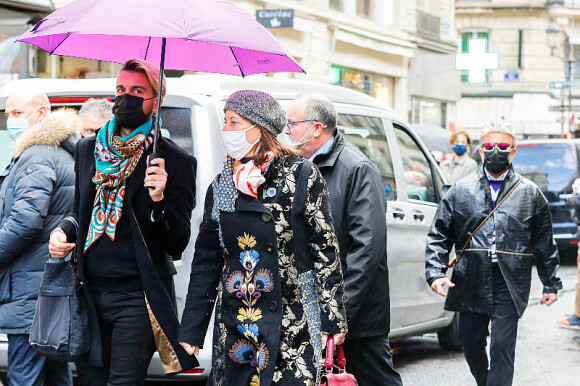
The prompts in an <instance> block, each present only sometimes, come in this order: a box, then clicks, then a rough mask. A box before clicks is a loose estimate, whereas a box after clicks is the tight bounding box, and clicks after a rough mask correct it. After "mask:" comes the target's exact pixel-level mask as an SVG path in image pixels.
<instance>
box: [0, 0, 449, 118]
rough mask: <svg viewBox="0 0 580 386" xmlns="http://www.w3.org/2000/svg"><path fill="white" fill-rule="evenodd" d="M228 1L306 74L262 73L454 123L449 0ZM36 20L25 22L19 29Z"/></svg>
mask: <svg viewBox="0 0 580 386" xmlns="http://www.w3.org/2000/svg"><path fill="white" fill-rule="evenodd" d="M2 1H3V0H0V4H1V3H2ZM22 1H25V0H22ZM28 1H31V2H33V1H48V2H50V0H28ZM69 2H70V0H53V3H51V6H52V8H60V7H62V6H64V5H66V4H68V3H69ZM233 2H234V3H235V4H236V5H238V6H239V7H241V8H242V9H243V10H245V11H246V12H248V13H249V14H251V15H255V17H256V18H257V19H258V20H260V22H261V23H262V24H263V25H264V26H266V27H267V28H268V29H269V30H270V32H271V33H272V34H273V35H274V36H275V37H276V38H277V39H278V40H279V41H280V42H281V43H282V44H283V45H284V46H285V47H286V48H287V50H288V51H289V53H290V54H291V55H293V56H294V57H295V58H296V59H297V61H298V62H299V63H300V64H301V66H302V67H303V68H304V69H305V70H306V74H293V73H281V74H267V75H265V76H275V77H296V78H304V79H310V80H314V81H320V82H325V83H335V84H339V85H342V86H344V87H349V88H352V89H355V90H358V91H361V92H364V93H367V94H369V95H371V96H373V97H375V98H377V99H379V100H380V101H382V102H384V104H385V105H388V106H392V107H393V108H394V109H395V110H396V111H397V112H398V113H399V114H401V115H402V116H403V117H405V118H407V119H408V120H409V121H410V122H413V123H429V124H433V125H436V126H440V127H444V128H446V127H450V126H451V127H452V126H453V124H454V121H455V111H456V108H455V106H456V103H457V101H458V99H459V97H460V92H459V85H460V81H459V73H458V72H457V71H455V69H454V52H455V50H456V42H457V36H456V33H455V22H454V11H455V10H454V1H453V0H417V1H405V0H234V1H233ZM47 10H48V8H47ZM46 13H48V12H46ZM46 13H45V14H46ZM282 19H284V20H282ZM37 20H40V19H39V18H37V19H36V20H30V21H29V22H28V24H23V25H22V26H21V31H20V30H19V31H20V32H18V33H17V34H16V35H18V34H19V33H21V32H23V31H24V30H26V27H30V26H31V25H33V24H34V22H35V21H37ZM20 46H22V45H20ZM23 51H27V52H28V55H29V56H30V57H31V58H32V59H31V60H30V62H31V63H33V66H32V68H30V71H29V73H28V76H37V77H55V78H56V77H58V78H90V77H106V76H114V74H116V72H117V71H118V69H119V66H118V65H115V64H110V63H106V62H99V61H93V60H85V59H79V58H71V57H58V56H49V55H48V54H46V53H45V52H43V51H41V50H38V49H35V48H34V47H27V48H26V49H23ZM181 73H182V72H172V71H168V72H167V75H168V76H171V75H180V74H181ZM26 76H27V75H26V74H24V73H21V74H20V77H26Z"/></svg>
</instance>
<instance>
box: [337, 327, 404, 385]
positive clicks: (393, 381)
mask: <svg viewBox="0 0 580 386" xmlns="http://www.w3.org/2000/svg"><path fill="white" fill-rule="evenodd" d="M344 356H345V359H346V370H347V371H348V372H349V373H351V374H352V375H354V376H355V378H356V380H357V383H358V386H382V385H385V386H402V385H403V382H402V381H401V376H400V375H399V373H398V372H397V371H396V370H395V368H394V367H393V357H392V356H391V348H390V347H389V336H388V335H381V336H372V337H368V338H360V339H347V340H346V341H345V342H344Z"/></svg>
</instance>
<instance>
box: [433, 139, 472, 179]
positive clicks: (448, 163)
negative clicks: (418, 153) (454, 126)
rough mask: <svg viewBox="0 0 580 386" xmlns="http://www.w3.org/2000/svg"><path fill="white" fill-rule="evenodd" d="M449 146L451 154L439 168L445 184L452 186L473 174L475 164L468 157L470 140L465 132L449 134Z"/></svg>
mask: <svg viewBox="0 0 580 386" xmlns="http://www.w3.org/2000/svg"><path fill="white" fill-rule="evenodd" d="M449 144H450V145H451V148H452V149H453V154H451V155H448V156H447V158H446V159H445V160H444V161H443V162H441V164H440V165H439V166H440V168H441V172H442V173H443V175H444V176H445V178H446V179H447V182H448V183H450V184H453V183H455V181H458V180H459V179H461V178H463V177H465V176H467V175H469V174H471V173H475V171H476V170H477V162H475V161H474V160H473V159H471V157H469V150H470V148H471V138H470V137H469V134H467V133H466V132H465V131H463V130H457V131H455V132H454V133H453V134H451V137H450V138H449Z"/></svg>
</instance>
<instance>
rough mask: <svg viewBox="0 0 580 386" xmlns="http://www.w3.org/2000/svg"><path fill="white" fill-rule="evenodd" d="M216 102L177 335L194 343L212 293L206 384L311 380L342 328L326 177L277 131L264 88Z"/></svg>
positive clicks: (277, 114)
mask: <svg viewBox="0 0 580 386" xmlns="http://www.w3.org/2000/svg"><path fill="white" fill-rule="evenodd" d="M224 111H225V124H224V127H223V129H222V131H221V136H222V143H223V145H224V148H225V150H226V153H227V155H228V157H227V160H226V163H225V165H224V169H223V171H222V173H221V174H220V175H218V176H217V177H216V179H215V180H214V181H213V183H212V184H211V185H210V187H209V188H208V191H207V196H206V200H205V207H204V217H203V222H202V225H201V229H200V232H199V236H198V238H197V242H196V245H195V255H194V258H193V262H192V265H191V277H190V281H189V291H188V294H187V301H186V304H185V310H184V312H183V318H182V322H181V323H182V324H181V330H180V334H179V338H180V342H182V345H183V346H184V347H185V348H186V349H187V350H188V352H190V353H194V352H195V353H197V351H198V350H199V348H202V345H203V342H204V337H205V334H206V331H207V327H208V323H209V321H210V316H211V311H212V309H213V307H214V301H215V299H216V297H217V301H215V326H214V342H213V344H214V347H213V357H212V358H213V359H212V361H213V363H212V371H211V375H210V379H209V381H208V385H232V386H241V385H247V386H250V385H308V386H314V385H318V370H319V369H320V367H319V366H320V365H321V364H322V363H321V362H322V361H321V359H322V355H321V354H322V346H323V345H324V344H325V342H326V339H327V338H328V336H329V335H333V337H334V341H335V344H337V345H338V344H341V343H342V342H343V341H344V336H345V332H346V316H345V312H344V306H343V299H342V297H343V281H342V274H341V268H340V259H339V256H338V243H337V240H336V236H335V234H334V230H333V227H332V218H331V212H330V203H329V198H328V191H327V189H326V184H325V183H324V179H323V178H322V176H321V175H320V172H319V171H318V169H317V168H316V167H315V166H313V165H312V164H311V163H310V162H305V161H304V160H302V159H301V158H300V157H298V156H297V154H296V152H294V151H293V150H292V149H290V148H289V147H288V146H287V145H285V144H284V143H282V142H280V141H279V140H278V139H277V138H276V136H277V135H278V134H280V133H281V132H282V129H283V128H284V126H285V124H286V114H285V112H284V110H283V109H282V106H280V103H278V101H277V100H275V99H274V98H273V97H272V96H270V95H269V94H266V93H264V92H260V91H253V90H242V91H237V92H235V93H233V94H232V95H230V97H229V98H228V99H227V101H226V105H225V108H224ZM302 173H304V174H302ZM300 176H305V178H304V179H301V178H300ZM301 181H302V182H303V183H302V184H300V182H301ZM298 189H300V190H298ZM297 196H302V197H303V198H304V200H302V203H301V205H303V206H302V207H297V208H293V205H294V199H296V197H297ZM293 212H296V213H297V214H299V216H293V214H294V213H293ZM296 221H298V222H296ZM299 227H301V228H302V229H303V231H301V230H300V229H299ZM304 260H307V261H308V263H309V264H307V265H308V266H309V267H310V268H309V271H305V270H302V269H301V266H300V264H299V261H304ZM216 289H217V290H216ZM314 315H315V316H314ZM316 319H318V320H319V322H318V324H319V325H318V326H316V324H317V323H316ZM311 321H312V324H311ZM316 358H318V363H317V360H316Z"/></svg>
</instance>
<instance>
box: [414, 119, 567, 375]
mask: <svg viewBox="0 0 580 386" xmlns="http://www.w3.org/2000/svg"><path fill="white" fill-rule="evenodd" d="M480 143H481V150H480V155H481V157H482V159H483V163H482V165H481V166H480V167H479V169H478V172H477V173H476V174H471V175H469V176H467V177H465V178H463V179H461V180H460V181H458V182H456V183H455V184H454V185H453V187H452V188H451V189H450V190H449V191H448V192H447V194H446V195H445V197H444V198H443V199H442V200H441V202H440V203H439V208H438V210H437V213H436V215H435V218H434V219H433V224H432V226H431V230H430V232H429V234H428V236H427V249H426V257H425V258H426V261H425V266H426V270H425V277H426V279H427V282H428V283H429V285H430V286H431V289H432V290H433V291H434V292H436V293H438V294H440V295H441V296H447V300H446V301H445V309H446V310H449V311H455V312H459V313H460V314H459V340H460V342H461V346H462V347H463V351H464V355H465V359H466V360H467V363H468V364H469V368H470V370H471V373H472V374H473V376H474V378H475V380H476V381H477V385H478V386H485V385H487V386H492V385H493V386H509V385H511V384H512V381H513V374H514V362H515V348H516V338H517V328H518V321H519V318H521V317H522V315H523V313H524V310H525V309H526V306H527V304H528V299H529V294H530V285H531V275H532V272H531V271H532V265H533V264H534V263H535V264H536V268H537V271H538V275H539V277H540V280H541V281H542V283H543V285H544V288H543V291H542V299H541V304H546V305H548V306H549V305H551V304H552V303H554V302H555V301H556V300H558V295H557V293H558V290H559V289H561V288H562V282H561V281H560V279H559V278H558V277H557V276H556V274H557V270H558V264H559V258H558V248H557V247H556V242H555V241H554V237H553V230H552V219H551V216H550V208H549V206H548V201H547V200H546V198H545V197H544V195H543V194H542V192H541V191H540V189H539V188H538V187H537V186H536V185H535V184H534V183H533V182H532V181H530V180H528V179H526V178H524V177H522V176H520V175H519V174H518V173H516V172H515V171H514V170H513V167H512V166H511V162H512V160H513V159H514V157H515V156H516V152H517V150H516V142H515V137H514V133H513V128H512V126H511V124H509V123H508V122H506V121H504V120H501V119H499V120H493V121H490V122H489V123H487V124H486V125H485V126H484V127H483V130H482V135H481V142H480ZM504 200H505V201H504ZM494 208H497V210H496V211H495V212H494V213H493V214H492V211H493V209H494ZM489 214H491V215H490V216H488V215H489ZM453 246H455V250H456V253H457V256H458V257H459V260H458V262H457V265H456V266H455V268H454V269H453V274H452V277H451V280H449V279H448V278H447V277H446V275H445V274H446V272H447V268H448V263H449V252H450V251H451V249H452V247H453ZM445 286H449V287H450V288H449V291H448V294H445V291H444V287H445ZM490 321H491V345H490V350H489V351H490V357H491V366H490V365H489V361H488V357H487V353H486V345H487V336H488V335H489V324H490ZM488 367H489V369H488Z"/></svg>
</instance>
